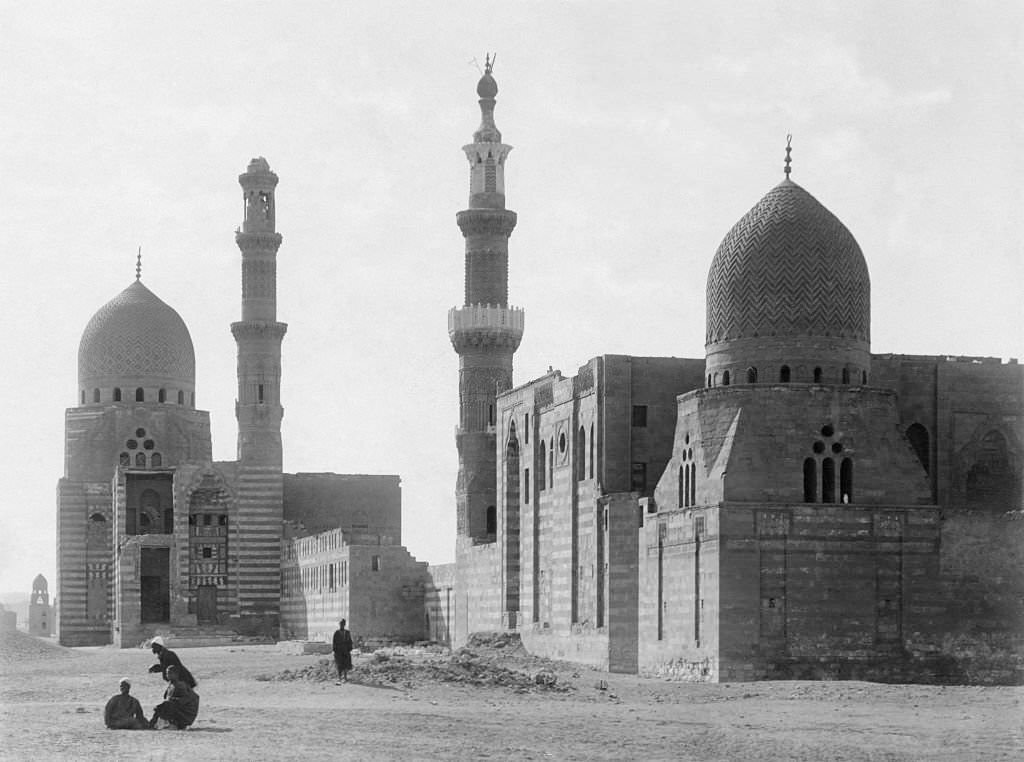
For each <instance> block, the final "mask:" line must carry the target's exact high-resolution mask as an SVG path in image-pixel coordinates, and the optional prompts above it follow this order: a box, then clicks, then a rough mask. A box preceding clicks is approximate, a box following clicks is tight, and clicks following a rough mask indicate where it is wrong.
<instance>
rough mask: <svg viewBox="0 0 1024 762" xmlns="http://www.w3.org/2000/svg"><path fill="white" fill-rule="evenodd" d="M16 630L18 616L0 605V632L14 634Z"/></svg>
mask: <svg viewBox="0 0 1024 762" xmlns="http://www.w3.org/2000/svg"><path fill="white" fill-rule="evenodd" d="M17 629H18V614H17V612H15V611H10V610H8V609H7V607H6V606H4V605H3V604H2V603H0V632H14V631H15V630H17Z"/></svg>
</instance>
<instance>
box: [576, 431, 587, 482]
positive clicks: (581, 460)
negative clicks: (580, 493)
mask: <svg viewBox="0 0 1024 762" xmlns="http://www.w3.org/2000/svg"><path fill="white" fill-rule="evenodd" d="M574 455H575V456H576V481H578V482H581V481H583V480H584V479H586V478H587V430H586V429H584V428H583V427H582V426H580V428H579V431H577V432H576V452H575V453H574Z"/></svg>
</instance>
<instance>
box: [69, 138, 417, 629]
mask: <svg viewBox="0 0 1024 762" xmlns="http://www.w3.org/2000/svg"><path fill="white" fill-rule="evenodd" d="M239 182H240V184H241V186H242V194H243V208H244V220H243V223H242V227H241V228H240V229H239V230H238V231H237V232H236V235H235V240H236V243H237V245H238V248H239V249H240V251H241V254H242V296H241V303H242V310H241V319H240V320H239V321H238V322H235V323H232V324H231V332H232V334H233V335H234V337H235V341H236V343H237V345H238V396H237V401H236V405H235V411H236V416H237V419H238V458H237V460H233V461H227V462H222V461H214V460H213V459H212V452H213V448H212V443H211V440H210V416H209V413H208V412H206V411H205V410H202V409H200V408H199V407H197V404H196V392H197V389H196V383H195V353H194V350H193V346H192V339H191V336H190V335H189V331H188V328H187V327H186V325H185V323H184V321H183V320H182V319H181V317H180V316H179V315H178V313H177V312H176V311H175V310H174V309H173V308H172V307H170V306H169V305H167V304H166V303H164V302H163V301H162V300H161V299H160V298H159V297H158V296H157V295H156V294H154V293H153V292H152V291H151V290H150V289H149V288H147V287H146V285H144V284H143V282H142V279H141V277H140V276H141V272H140V269H139V268H137V270H136V279H135V281H134V282H133V283H131V284H130V285H129V286H128V288H126V289H125V290H124V291H122V292H121V293H120V294H118V295H117V296H115V297H114V298H113V299H112V300H111V301H109V302H108V303H107V304H105V305H103V306H102V307H101V308H100V309H99V310H98V311H97V312H96V314H95V315H94V316H93V317H92V319H91V320H90V321H89V323H88V324H87V325H86V327H85V331H84V332H83V334H82V340H81V344H80V346H79V351H78V393H77V397H78V399H77V402H78V404H77V406H76V407H73V408H70V409H68V411H67V413H66V416H65V418H66V442H65V451H64V477H63V478H62V479H61V480H60V482H59V485H58V506H57V578H58V582H57V584H58V591H59V601H60V602H59V607H58V609H59V618H58V625H57V627H58V634H59V639H60V642H61V643H62V644H64V645H96V644H103V643H111V642H113V643H115V644H117V645H119V646H134V645H138V644H139V643H140V642H143V641H145V640H146V639H148V638H151V637H153V636H154V635H156V634H162V635H168V636H171V637H172V638H173V640H172V642H178V643H218V642H230V641H232V640H234V639H237V638H239V637H248V638H264V639H276V638H278V637H281V636H283V637H295V638H325V637H327V636H328V635H329V634H330V632H331V631H333V630H334V629H335V628H336V627H337V621H338V619H339V618H341V617H345V616H348V617H351V618H358V621H359V632H360V634H362V635H363V636H365V637H373V636H380V637H394V638H409V637H419V636H420V634H421V632H422V630H423V596H424V580H425V578H426V564H425V563H420V562H417V561H416V560H415V559H413V558H412V557H411V556H410V555H409V553H408V552H407V551H406V550H405V548H404V547H402V545H401V542H402V514H401V510H402V504H401V487H400V483H399V477H397V476H367V475H338V474H332V473H329V474H285V473H283V472H282V444H281V419H282V416H283V415H284V408H283V407H282V405H281V343H282V339H283V338H284V335H285V331H286V329H287V326H286V325H285V324H284V323H282V322H279V321H278V319H277V296H276V273H277V251H278V247H279V246H280V245H281V240H282V239H281V235H280V234H279V233H278V232H277V230H276V221H275V220H276V201H275V192H276V187H277V183H278V178H277V175H276V174H274V173H273V172H272V171H271V170H270V167H269V165H268V164H267V161H266V160H265V159H263V158H258V159H253V160H252V161H251V162H250V163H249V166H248V168H247V170H246V172H245V173H244V174H243V175H241V176H240V177H239Z"/></svg>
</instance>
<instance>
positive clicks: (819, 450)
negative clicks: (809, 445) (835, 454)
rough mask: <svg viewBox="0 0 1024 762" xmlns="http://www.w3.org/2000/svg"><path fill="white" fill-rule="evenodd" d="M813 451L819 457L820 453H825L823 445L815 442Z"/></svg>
mask: <svg viewBox="0 0 1024 762" xmlns="http://www.w3.org/2000/svg"><path fill="white" fill-rule="evenodd" d="M814 451H815V452H816V453H818V454H819V455H820V454H821V453H823V452H825V443H824V442H815V443H814Z"/></svg>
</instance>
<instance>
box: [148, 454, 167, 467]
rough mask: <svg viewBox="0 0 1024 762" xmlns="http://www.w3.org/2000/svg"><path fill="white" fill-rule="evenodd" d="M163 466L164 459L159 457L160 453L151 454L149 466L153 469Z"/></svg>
mask: <svg viewBox="0 0 1024 762" xmlns="http://www.w3.org/2000/svg"><path fill="white" fill-rule="evenodd" d="M163 464H164V459H163V458H162V457H161V456H160V453H158V452H155V453H153V457H152V458H150V465H151V466H153V468H160V467H161V466H162V465H163Z"/></svg>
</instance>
